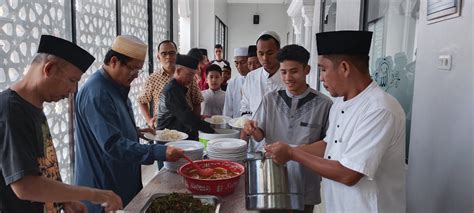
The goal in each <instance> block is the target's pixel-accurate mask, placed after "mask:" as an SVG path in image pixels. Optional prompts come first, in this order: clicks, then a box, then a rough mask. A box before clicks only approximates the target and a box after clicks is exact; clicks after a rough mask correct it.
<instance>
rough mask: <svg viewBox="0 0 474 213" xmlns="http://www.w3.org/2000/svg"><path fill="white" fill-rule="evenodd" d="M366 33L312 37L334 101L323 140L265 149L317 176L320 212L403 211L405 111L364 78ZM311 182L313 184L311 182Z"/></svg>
mask: <svg viewBox="0 0 474 213" xmlns="http://www.w3.org/2000/svg"><path fill="white" fill-rule="evenodd" d="M371 39H372V32H366V31H337V32H324V33H318V34H316V43H317V48H318V54H319V59H318V66H319V69H320V71H321V75H320V79H321V81H322V82H323V85H324V87H325V88H326V90H328V91H329V93H330V94H331V96H333V97H335V99H334V104H333V105H332V107H331V111H330V114H329V127H328V130H327V132H326V137H325V138H324V139H323V140H321V141H318V142H315V143H313V144H311V145H307V146H303V147H297V148H296V147H295V148H294V147H289V146H288V145H286V144H283V143H278V144H272V145H269V146H267V147H266V150H267V151H268V153H269V154H270V155H273V156H274V157H273V160H274V161H276V162H278V163H284V162H287V161H289V160H294V161H297V162H299V163H301V164H303V165H304V166H306V167H307V168H310V169H311V170H313V171H314V172H316V173H318V174H320V175H321V176H322V177H323V181H322V185H323V194H324V196H323V197H324V199H325V206H326V212H405V211H406V209H405V207H406V200H405V112H404V111H403V109H402V107H401V105H400V103H399V102H398V101H397V100H396V99H395V98H394V97H392V96H391V95H389V94H388V93H386V92H385V91H384V90H383V89H382V88H380V87H379V86H378V85H377V83H376V82H375V81H373V80H372V79H371V77H370V74H369V66H368V64H369V56H368V54H369V50H370V43H371ZM315 181H316V180H315Z"/></svg>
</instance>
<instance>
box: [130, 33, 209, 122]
mask: <svg viewBox="0 0 474 213" xmlns="http://www.w3.org/2000/svg"><path fill="white" fill-rule="evenodd" d="M176 55H177V48H176V44H175V43H174V42H173V41H171V40H164V41H162V42H160V43H159V44H158V55H157V56H156V57H157V58H158V61H159V62H160V69H159V70H157V71H155V72H154V73H153V74H151V75H150V77H148V79H147V81H146V83H145V87H144V89H143V91H142V93H141V94H140V96H139V97H138V102H139V106H140V112H141V114H142V115H143V117H144V118H145V121H146V122H147V124H148V126H149V127H151V128H155V127H156V119H157V114H158V104H159V99H160V93H161V91H162V90H163V88H164V87H165V85H166V84H167V83H168V82H169V81H171V79H173V75H174V72H175V69H176ZM203 100H204V98H203V97H202V94H201V90H200V89H199V87H198V85H197V83H196V82H192V83H191V85H190V86H189V89H188V91H187V92H186V103H187V104H188V106H189V107H190V108H191V110H192V111H193V112H194V114H195V115H200V114H201V102H202V101H203ZM150 102H153V111H152V112H153V116H151V113H150V110H149V109H150V104H149V103H150Z"/></svg>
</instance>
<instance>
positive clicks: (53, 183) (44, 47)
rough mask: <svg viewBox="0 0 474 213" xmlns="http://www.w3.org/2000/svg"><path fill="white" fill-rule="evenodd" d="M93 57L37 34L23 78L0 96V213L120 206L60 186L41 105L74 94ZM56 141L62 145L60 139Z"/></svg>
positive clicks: (88, 191)
mask: <svg viewBox="0 0 474 213" xmlns="http://www.w3.org/2000/svg"><path fill="white" fill-rule="evenodd" d="M94 60H95V58H94V57H93V56H92V55H90V54H89V53H88V52H87V51H85V50H83V49H82V48H80V47H79V46H77V45H75V44H73V43H71V42H69V41H66V40H64V39H61V38H57V37H54V36H50V35H42V36H41V40H40V44H39V47H38V53H37V54H36V55H35V56H34V58H33V62H32V63H31V64H30V66H29V68H28V72H26V73H27V74H26V75H25V76H24V77H23V78H22V79H21V80H20V81H18V82H16V83H15V84H13V85H12V86H11V87H10V88H8V89H6V90H5V91H3V92H1V93H0V212H59V211H60V208H64V210H65V211H66V212H83V211H85V210H86V209H85V206H84V205H82V204H81V203H79V202H78V201H80V200H89V201H91V202H93V203H97V204H102V203H107V204H108V207H107V208H106V209H105V210H106V211H112V210H113V211H114V210H117V209H119V208H120V207H121V206H122V201H121V199H120V197H118V196H117V195H116V194H115V193H113V192H112V191H106V190H98V189H93V188H89V187H80V186H71V185H67V184H64V183H62V182H61V176H60V174H59V166H58V160H57V156H56V151H55V149H54V146H53V140H52V137H51V134H50V130H49V125H48V122H47V121H46V116H45V114H44V112H43V104H44V103H45V102H57V101H59V100H61V99H64V98H67V97H68V96H69V94H70V93H74V92H75V91H76V88H77V82H78V81H79V80H80V79H81V76H82V74H83V73H84V72H85V71H86V70H87V69H88V68H89V66H90V65H91V64H92V62H94ZM60 142H62V141H60Z"/></svg>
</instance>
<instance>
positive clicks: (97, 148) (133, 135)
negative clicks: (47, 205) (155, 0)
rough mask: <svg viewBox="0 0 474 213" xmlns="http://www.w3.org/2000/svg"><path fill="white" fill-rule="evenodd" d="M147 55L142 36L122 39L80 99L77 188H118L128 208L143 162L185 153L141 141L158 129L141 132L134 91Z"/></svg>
mask: <svg viewBox="0 0 474 213" xmlns="http://www.w3.org/2000/svg"><path fill="white" fill-rule="evenodd" d="M146 53H147V45H146V44H145V43H143V42H142V41H141V40H140V39H138V38H137V37H135V36H129V35H120V36H117V37H116V38H115V40H114V43H113V44H112V47H111V49H110V50H109V51H108V52H107V54H106V55H105V58H104V65H103V66H102V68H100V69H99V70H98V71H96V72H95V73H94V74H93V75H92V76H91V77H90V78H89V80H88V81H87V82H86V83H85V84H84V85H83V86H82V88H81V89H80V90H79V92H78V93H77V98H76V107H75V110H76V121H75V124H76V127H77V131H76V140H77V141H76V147H75V148H76V158H75V161H76V165H75V171H76V174H75V181H76V184H77V185H80V186H90V187H97V188H101V189H109V190H113V191H114V192H116V193H117V194H118V195H119V196H120V197H121V198H122V200H123V203H124V205H127V204H128V203H129V202H130V201H131V200H132V198H133V197H134V196H135V195H136V194H138V192H139V191H140V190H141V189H142V188H143V186H142V179H141V165H142V164H146V165H149V164H153V163H154V161H155V160H159V161H165V160H166V161H176V160H178V159H179V158H180V157H182V155H183V150H181V149H178V148H173V147H166V146H163V145H159V144H153V145H145V144H140V142H139V137H142V136H143V133H144V132H145V131H148V132H154V131H153V130H152V129H138V128H136V125H135V119H134V116H133V111H132V105H131V102H130V99H129V98H128V93H129V91H130V84H131V83H132V81H133V80H134V79H135V78H137V77H138V74H139V72H140V70H141V69H142V67H143V63H144V61H145V57H146ZM84 203H85V204H86V206H87V208H88V210H89V212H101V207H100V206H99V205H94V204H92V203H90V202H84Z"/></svg>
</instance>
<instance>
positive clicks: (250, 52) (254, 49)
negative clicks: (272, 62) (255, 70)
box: [247, 45, 257, 57]
mask: <svg viewBox="0 0 474 213" xmlns="http://www.w3.org/2000/svg"><path fill="white" fill-rule="evenodd" d="M247 55H248V57H255V56H257V46H256V45H250V46H249V50H248V54H247Z"/></svg>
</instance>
